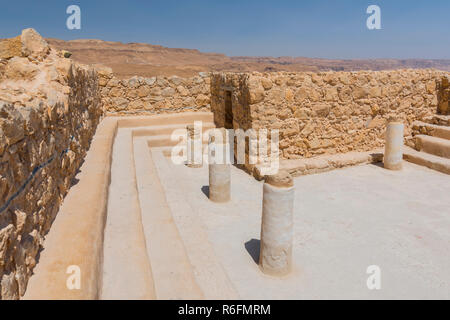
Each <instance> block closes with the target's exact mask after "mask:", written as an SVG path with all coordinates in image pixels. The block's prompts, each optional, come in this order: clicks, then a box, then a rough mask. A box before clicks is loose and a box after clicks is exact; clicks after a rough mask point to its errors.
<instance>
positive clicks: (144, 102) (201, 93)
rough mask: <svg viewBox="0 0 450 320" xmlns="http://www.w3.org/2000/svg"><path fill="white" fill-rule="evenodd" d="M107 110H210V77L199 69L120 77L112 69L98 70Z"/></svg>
mask: <svg viewBox="0 0 450 320" xmlns="http://www.w3.org/2000/svg"><path fill="white" fill-rule="evenodd" d="M99 76H100V79H99V85H100V86H101V88H102V89H101V92H102V99H103V105H104V108H105V109H104V111H105V112H106V114H114V115H128V114H160V113H174V112H183V111H209V110H210V89H209V84H210V78H209V74H208V73H203V72H201V73H199V75H198V76H196V77H192V78H180V77H177V76H173V77H153V78H142V77H132V78H130V79H126V80H120V79H118V78H116V77H114V76H113V73H112V70H111V69H109V68H102V69H100V70H99Z"/></svg>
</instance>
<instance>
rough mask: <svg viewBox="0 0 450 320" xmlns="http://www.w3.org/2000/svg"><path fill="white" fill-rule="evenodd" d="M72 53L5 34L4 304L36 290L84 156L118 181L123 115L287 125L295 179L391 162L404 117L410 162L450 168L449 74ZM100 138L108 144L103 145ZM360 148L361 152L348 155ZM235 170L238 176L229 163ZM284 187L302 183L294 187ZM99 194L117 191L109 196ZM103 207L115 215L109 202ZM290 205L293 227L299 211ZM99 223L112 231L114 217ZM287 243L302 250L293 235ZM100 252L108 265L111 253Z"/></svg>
mask: <svg viewBox="0 0 450 320" xmlns="http://www.w3.org/2000/svg"><path fill="white" fill-rule="evenodd" d="M67 56H68V55H67V54H65V53H64V52H58V51H56V50H54V49H52V48H50V47H49V46H48V44H47V43H46V41H45V40H44V39H43V38H42V37H41V36H40V35H39V34H38V33H37V32H36V31H34V30H33V29H26V30H24V31H23V32H22V34H21V35H20V36H18V37H16V38H13V39H6V40H2V41H0V297H1V298H2V299H19V298H20V297H22V296H23V295H24V294H25V292H26V289H27V284H28V281H29V279H30V277H31V276H32V274H33V270H34V268H35V266H36V263H37V261H36V259H37V257H38V255H39V251H40V250H41V248H42V245H43V241H44V238H45V237H46V235H47V234H48V233H49V231H50V230H51V228H52V223H53V221H54V220H55V217H56V216H57V213H58V211H59V210H60V207H61V204H62V203H63V202H64V200H65V197H66V195H67V194H68V192H69V190H71V188H75V187H74V186H76V185H77V182H76V180H74V178H75V175H76V174H77V172H78V170H79V169H80V167H81V165H82V164H83V162H84V161H91V160H87V159H86V154H87V152H88V150H90V149H95V150H97V149H99V150H100V151H99V152H101V154H104V156H102V158H101V159H103V160H102V161H104V162H103V163H101V164H100V163H99V166H103V168H102V170H103V171H101V172H102V174H104V175H105V176H104V177H105V178H104V181H107V180H108V179H107V178H106V177H107V176H108V172H109V171H108V170H109V169H108V168H109V166H110V160H108V159H109V157H110V154H111V151H110V149H111V148H112V145H111V143H112V142H111V141H112V140H113V138H114V134H115V133H114V132H116V131H117V121H118V120H116V119H119V118H120V119H121V120H120V121H121V123H122V125H123V126H125V127H126V126H132V125H133V124H132V123H134V124H136V123H139V121H141V120H136V118H133V116H142V115H144V116H145V115H157V114H159V115H164V114H171V113H174V114H176V113H180V114H181V115H183V113H185V114H186V115H188V114H189V116H186V117H187V118H188V117H191V115H190V114H191V112H200V113H202V112H203V113H204V112H212V114H213V117H214V124H215V126H216V127H218V128H226V129H243V130H248V129H255V130H259V129H268V130H271V129H277V130H279V132H280V144H279V148H280V153H279V156H280V159H281V161H282V169H283V172H285V174H287V175H289V176H290V175H293V176H298V175H303V174H308V173H316V172H323V171H327V170H331V169H334V168H340V167H344V166H349V165H354V164H358V163H365V162H376V161H380V160H381V159H382V154H381V158H380V157H379V156H377V155H376V151H377V150H380V149H382V148H383V147H384V146H385V142H386V127H387V123H389V120H390V119H391V120H392V119H395V120H396V121H397V122H398V123H401V124H403V125H404V132H400V133H403V134H404V141H402V143H403V142H404V143H405V144H406V145H407V146H408V147H409V148H408V149H407V151H405V152H404V158H405V159H406V160H409V161H412V162H415V163H418V164H421V165H424V166H427V167H429V168H432V169H435V170H438V171H441V172H444V173H447V174H450V164H449V161H450V160H449V158H450V152H449V150H450V147H449V142H448V139H450V135H449V132H450V131H449V129H448V126H449V124H450V118H449V116H448V115H450V108H449V97H450V85H449V79H450V73H448V72H443V71H438V70H393V71H378V72H371V71H361V72H321V73H311V72H302V73H289V72H278V73H256V72H253V73H211V74H210V73H200V74H199V75H198V76H196V77H193V78H180V77H176V76H174V77H153V78H141V77H133V78H131V79H127V80H123V79H117V78H116V77H115V76H114V75H113V72H112V70H111V69H110V68H107V67H99V66H96V67H92V66H83V65H80V64H78V63H75V62H74V61H72V60H71V59H68V58H66V57H67ZM126 116H131V117H130V118H129V119H130V120H127V117H126ZM192 119H194V118H192ZM113 121H116V122H113ZM127 121H128V122H127ZM102 123H103V124H102ZM119 125H120V124H119ZM402 128H403V126H402ZM107 130H110V131H107ZM400 131H401V129H400ZM95 136H98V139H99V140H100V141H103V142H102V143H98V145H97V144H95V143H94V144H92V141H93V140H92V139H93V138H94V137H95ZM94 139H95V138H94ZM102 139H103V140H102ZM102 144H104V146H103V147H102ZM348 154H351V157H345V156H342V155H348ZM108 155H109V156H108ZM108 161H109V162H108ZM97 168H100V167H97ZM243 168H244V169H245V170H246V171H247V172H249V173H250V174H253V175H254V176H255V177H256V178H258V179H264V178H265V179H266V186H265V188H266V189H267V192H268V193H270V192H271V190H272V189H273V188H277V186H276V184H277V182H276V181H275V182H274V180H271V179H270V177H264V176H261V175H260V174H259V171H258V165H253V164H248V163H246V164H244V165H243ZM222 169H223V168H216V169H215V170H222ZM98 170H99V169H98ZM98 172H100V171H98ZM94 173H95V171H94ZM224 174H225V176H227V177H228V175H227V174H228V173H226V170H225V173H224ZM102 179H103V178H102ZM289 181H291V182H292V178H289V179H288V182H287V183H288V184H289V183H291V182H289ZM105 183H107V182H105ZM212 183H215V182H212ZM227 183H228V182H225V184H224V186H222V185H221V186H220V188H225V189H223V190H225V196H224V197H225V201H226V200H227V199H228V198H229V195H228V194H227V192H228V191H227V190H228V189H227V188H229V186H228V184H227ZM274 185H275V186H274ZM100 187H101V188H106V187H105V186H104V185H103V184H101V185H100ZM100 187H99V190H100V189H101V188H100ZM278 187H280V186H278ZM282 187H285V188H287V189H286V190H291V189H289V188H291V187H292V184H289V185H287V186H282ZM101 190H106V189H101ZM102 192H103V191H102ZM265 192H266V191H265ZM222 193H223V191H219V194H222ZM96 196H98V197H99V198H102V197H103V199H104V198H105V197H107V195H105V194H104V192H103V193H101V192H100V191H99V193H98V194H96ZM219 198H220V197H219ZM221 200H222V199H219V202H220V201H221ZM272 200H273V201H276V199H272ZM272 200H271V201H272ZM103 201H104V200H103ZM100 207H101V208H103V209H98V211H99V212H103V214H104V210H105V209H104V204H103V205H102V206H99V207H98V208H100ZM267 208H272V209H267V210H268V212H263V225H264V226H273V228H269V227H268V229H267V230H266V229H264V228H265V227H263V229H264V230H266V231H264V232H265V233H266V237H267V239H270V238H271V237H274V232H275V234H276V232H277V231H276V230H277V225H276V224H277V223H279V222H276V223H275V222H271V220H270V212H269V211H270V210H273V206H272V207H271V206H268V207H267ZM285 209H286V210H284V211H283V212H285V214H286V217H285V219H286V220H285V223H286V224H287V225H289V223H291V222H290V219H291V217H290V215H292V209H291V208H290V207H289V205H288V207H287V208H285ZM86 210H88V209H86ZM102 210H103V211H102ZM99 214H100V213H99ZM97 220H98V221H97ZM97 220H95V224H96V226H97V225H98V226H99V228H98V230H99V232H98V233H99V234H100V233H101V230H103V228H102V227H101V223H102V222H101V221H103V220H102V219H101V218H99V219H97ZM74 221H76V220H74ZM93 223H94V222H93ZM274 224H275V225H274ZM274 230H275V231H274ZM275 236H276V235H275ZM101 238H102V237H101V236H99V235H97V236H96V237H95V239H94V238H93V239H94V240H93V241H98V242H99V245H98V246H101V241H102V240H101ZM265 239H266V238H264V240H262V251H261V252H262V255H261V268H262V269H264V270H266V271H267V272H268V273H274V274H278V273H281V274H282V273H285V272H287V270H288V269H289V264H290V262H289V261H290V258H289V256H290V253H289V254H288V255H287V256H286V260H285V261H284V262H283V263H282V264H281V265H277V263H278V262H279V261H278V262H274V261H271V260H270V256H271V255H272V253H271V252H272V251H273V250H278V249H276V248H271V245H270V240H267V241H268V242H266V240H265ZM98 246H97V247H96V248H95V250H100V249H99V248H98ZM86 250H88V249H86ZM89 250H94V249H92V248H91V249H89ZM283 250H286V252H290V251H291V250H292V248H291V247H290V245H289V239H288V240H287V242H286V248H284V249H283ZM92 252H93V251H86V252H85V253H86V254H87V256H90V255H89V254H90V253H92ZM96 252H97V251H96ZM97 253H98V252H97ZM92 256H95V257H94V258H92V259H94V260H95V259H97V260H95V261H93V262H92V264H93V265H96V266H97V267H95V268H97V269H98V265H99V264H100V262H99V261H100V260H98V258H96V254H92ZM95 268H93V269H92V271H90V273H89V277H90V279H91V280H92V283H94V282H95V281H97V280H96V279H98V278H99V276H98V270H97V269H95ZM83 292H84V293H81V294H80V295H79V296H75V297H77V298H86V297H87V298H95V297H98V288H97V287H96V285H95V284H92V285H90V286H88V288H87V289H86V291H83ZM86 292H88V293H86ZM83 294H84V295H83ZM69 297H70V296H69Z"/></svg>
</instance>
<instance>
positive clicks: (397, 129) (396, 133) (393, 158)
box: [384, 121, 404, 170]
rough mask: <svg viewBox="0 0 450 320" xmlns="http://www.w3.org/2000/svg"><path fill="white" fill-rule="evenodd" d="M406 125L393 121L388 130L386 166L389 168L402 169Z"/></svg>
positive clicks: (385, 155) (385, 153)
mask: <svg viewBox="0 0 450 320" xmlns="http://www.w3.org/2000/svg"><path fill="white" fill-rule="evenodd" d="M403 135H404V125H403V123H401V122H396V121H391V122H389V123H388V125H387V130H386V146H385V151H384V167H385V168H386V169H389V170H401V169H402V163H403V143H404V138H403Z"/></svg>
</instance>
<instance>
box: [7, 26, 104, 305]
mask: <svg viewBox="0 0 450 320" xmlns="http://www.w3.org/2000/svg"><path fill="white" fill-rule="evenodd" d="M101 114H102V107H101V100H100V94H99V90H98V76H97V73H96V72H95V70H93V69H91V68H87V67H84V66H80V65H77V64H74V63H73V62H72V61H71V60H70V59H65V58H64V57H63V53H62V52H56V51H55V50H53V49H51V48H49V47H48V45H47V43H46V42H45V40H43V39H42V38H41V37H40V36H39V34H37V33H36V32H35V31H34V30H32V29H27V30H24V31H23V33H22V35H21V36H19V37H17V38H15V39H11V40H4V41H2V42H0V299H18V298H19V297H20V296H22V295H23V294H24V292H25V289H26V287H27V282H28V279H29V278H30V276H31V274H32V271H33V268H34V267H35V265H36V263H37V261H36V259H37V256H38V252H39V250H40V248H41V245H42V242H43V239H44V236H45V235H46V233H47V232H48V231H49V229H50V226H51V225H52V222H53V220H54V218H55V216H56V214H57V212H58V209H59V207H60V204H61V203H62V201H63V199H64V196H65V195H66V194H67V192H68V190H69V188H70V187H71V186H72V184H74V183H76V181H74V180H73V178H74V176H75V174H76V172H77V170H78V168H79V167H80V165H81V163H82V161H83V158H84V156H85V154H86V152H87V149H88V148H89V144H90V140H91V138H92V136H93V135H94V133H95V129H96V127H97V124H98V122H99V120H100V117H101ZM62 267H63V266H62Z"/></svg>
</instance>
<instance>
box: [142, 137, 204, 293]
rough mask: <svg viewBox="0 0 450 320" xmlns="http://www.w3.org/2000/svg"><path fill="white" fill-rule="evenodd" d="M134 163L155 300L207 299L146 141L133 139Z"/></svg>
mask: <svg viewBox="0 0 450 320" xmlns="http://www.w3.org/2000/svg"><path fill="white" fill-rule="evenodd" d="M134 161H135V170H136V185H137V190H138V197H139V204H140V208H141V213H142V226H143V231H144V235H145V241H146V248H147V255H148V257H149V259H150V264H151V268H152V273H153V279H154V284H155V292H156V298H157V299H158V300H169V299H171V300H185V299H190V300H201V299H204V295H203V292H202V291H201V289H200V287H199V286H198V284H197V282H196V278H195V274H194V270H193V268H192V265H191V263H190V261H189V257H188V255H187V252H186V248H185V246H184V243H183V240H182V238H181V237H180V234H179V231H178V228H177V226H176V224H175V222H174V219H173V216H172V213H171V210H170V207H169V205H168V203H167V199H166V196H165V193H164V188H163V186H162V184H161V181H160V178H159V174H158V171H157V168H156V166H155V162H154V159H153V157H152V154H151V153H150V152H149V150H148V148H147V145H146V141H145V138H136V139H134Z"/></svg>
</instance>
